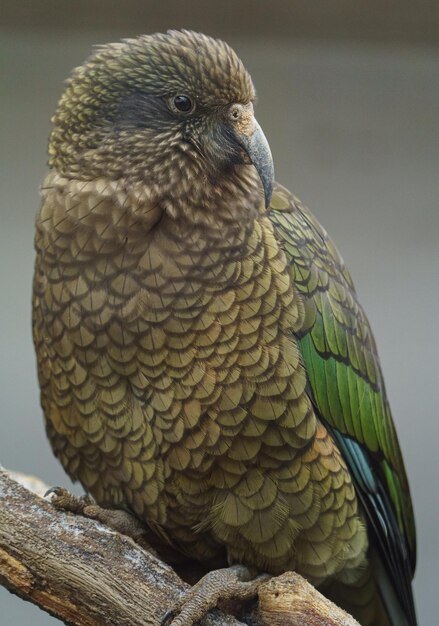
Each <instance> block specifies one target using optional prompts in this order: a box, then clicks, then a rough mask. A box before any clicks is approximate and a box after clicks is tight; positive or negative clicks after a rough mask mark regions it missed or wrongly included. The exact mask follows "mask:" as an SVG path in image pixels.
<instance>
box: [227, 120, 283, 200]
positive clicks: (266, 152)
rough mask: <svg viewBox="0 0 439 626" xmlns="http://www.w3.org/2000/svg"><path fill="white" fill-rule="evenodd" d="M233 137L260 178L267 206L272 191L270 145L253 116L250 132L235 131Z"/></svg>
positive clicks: (272, 169) (272, 171) (272, 173)
mask: <svg viewBox="0 0 439 626" xmlns="http://www.w3.org/2000/svg"><path fill="white" fill-rule="evenodd" d="M235 137H236V139H237V141H238V143H239V144H240V146H242V148H244V150H245V152H246V153H247V155H248V157H249V159H250V161H251V162H252V163H253V165H254V166H255V168H256V171H257V173H258V174H259V178H260V179H261V183H262V187H263V189H264V196H265V206H266V207H268V205H269V204H270V200H271V194H272V193H273V183H274V166H273V157H272V156H271V150H270V146H269V145H268V141H267V139H266V137H265V135H264V133H263V132H262V128H261V127H260V126H259V124H258V123H257V121H256V120H255V119H254V118H253V119H252V124H251V131H250V133H247V132H243V133H239V132H235Z"/></svg>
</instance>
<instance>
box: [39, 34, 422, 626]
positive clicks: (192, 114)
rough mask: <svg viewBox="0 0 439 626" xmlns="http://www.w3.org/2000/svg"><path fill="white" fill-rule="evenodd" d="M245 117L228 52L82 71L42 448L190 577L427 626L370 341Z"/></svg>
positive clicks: (54, 138) (63, 168)
mask: <svg viewBox="0 0 439 626" xmlns="http://www.w3.org/2000/svg"><path fill="white" fill-rule="evenodd" d="M255 98H256V95H255V88H254V85H253V82H252V79H251V77H250V74H249V73H248V71H247V70H246V69H245V67H244V64H243V63H242V61H241V60H240V59H239V57H238V56H237V54H236V53H235V52H234V51H233V50H232V49H231V48H230V47H229V45H228V44H226V43H225V42H223V41H221V40H218V39H214V38H212V37H209V36H206V35H203V34H200V33H196V32H193V31H189V30H170V31H167V32H166V33H156V34H152V35H140V36H138V37H133V38H130V39H124V40H122V41H120V42H118V43H112V44H107V45H103V46H100V47H97V48H96V49H95V50H94V51H93V53H92V55H91V56H90V57H89V58H88V59H87V60H86V61H85V62H84V63H83V64H82V65H81V66H79V67H77V68H76V69H74V70H73V72H72V74H71V76H70V78H69V79H68V81H67V83H66V87H65V90H64V92H63V94H62V96H61V98H60V100H59V103H58V106H57V109H56V112H55V114H54V116H53V118H52V130H51V133H50V137H49V143H48V155H49V160H48V173H47V176H46V177H45V179H44V181H43V183H42V187H41V198H42V200H41V208H40V211H39V214H38V216H37V220H36V235H35V248H36V262H35V273H34V284H33V315H32V327H33V338H34V345H35V350H36V357H37V367H38V377H39V385H40V390H41V404H42V408H43V413H44V416H45V425H46V432H47V436H48V439H49V441H50V444H51V446H52V448H53V451H54V454H55V455H56V457H57V458H58V459H59V461H60V462H61V464H62V466H63V467H64V469H65V471H66V472H67V474H68V475H69V476H70V477H71V478H72V479H73V480H74V481H79V483H80V484H81V485H82V486H83V488H84V489H85V491H86V493H87V494H89V495H90V496H92V497H93V498H94V500H95V501H96V503H97V504H99V505H101V506H102V507H107V508H109V509H116V510H117V509H120V510H125V511H128V512H129V513H130V514H132V515H133V516H134V517H135V518H136V519H137V520H140V521H141V522H142V524H144V526H145V528H147V529H149V530H150V531H151V534H152V536H154V537H157V539H158V540H161V541H163V543H165V544H167V545H169V546H172V549H173V550H175V551H176V553H178V554H180V555H182V557H185V558H186V557H187V558H192V559H194V560H195V561H197V562H199V563H203V564H205V565H206V567H210V564H214V563H218V562H221V563H225V564H226V565H228V566H229V567H231V568H233V567H234V566H237V567H243V568H244V569H247V571H251V572H252V571H253V572H259V573H265V574H268V575H273V576H275V575H279V574H281V573H283V572H286V571H289V570H294V571H295V572H297V573H298V574H300V575H302V576H304V577H305V578H306V579H307V580H308V581H310V582H311V583H312V584H313V585H315V586H316V587H318V588H319V589H320V590H321V591H322V593H324V594H325V595H327V596H328V597H329V598H330V599H333V600H334V601H336V602H337V604H339V605H340V606H342V607H343V608H345V609H346V610H347V611H348V612H350V613H352V615H354V616H355V617H356V619H358V621H359V622H360V623H361V624H362V626H371V625H377V626H416V623H417V621H416V610H415V604H414V598H413V592H412V586H411V581H412V578H413V575H414V570H415V562H416V538H415V524H414V516H413V509H412V504H411V497H410V491H409V485H408V480H407V476H406V471H405V468H404V462H403V458H402V454H401V449H400V446H399V443H398V437H397V434H396V430H395V426H394V423H393V420H392V415H391V411H390V407H389V402H388V399H387V396H386V389H385V385H384V380H383V374H382V371H381V367H380V363H379V359H378V354H377V347H376V344H375V340H374V337H373V335H372V331H371V328H370V326H369V322H368V320H367V317H366V315H365V313H364V311H363V309H362V307H361V305H360V303H359V301H358V297H357V293H356V290H355V287H354V284H353V282H352V278H351V276H350V274H349V271H348V270H347V269H346V267H345V265H344V262H343V260H342V257H341V256H340V254H339V252H338V250H337V248H336V246H335V244H334V243H333V241H332V240H331V238H330V237H329V236H328V234H327V233H326V231H325V230H324V228H323V227H322V226H321V225H320V224H319V222H318V221H317V219H316V218H315V217H314V216H313V215H312V213H311V212H310V211H309V210H308V208H307V207H306V206H305V205H304V204H302V202H301V201H300V200H299V199H298V198H296V197H295V196H294V195H293V194H292V193H291V192H290V191H288V190H287V189H286V188H285V187H283V186H282V185H280V184H279V183H277V182H275V180H274V166H273V158H272V155H271V151H270V147H269V144H268V141H267V139H266V137H265V135H264V133H263V131H262V129H261V127H260V126H259V124H258V122H257V120H256V118H255V113H254V105H255V102H256V100H255ZM226 570H227V567H226V568H225V571H226ZM179 623H180V622H179ZM181 623H182V622H181ZM188 623H190V621H188Z"/></svg>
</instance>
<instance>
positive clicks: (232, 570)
mask: <svg viewBox="0 0 439 626" xmlns="http://www.w3.org/2000/svg"><path fill="white" fill-rule="evenodd" d="M267 578H268V575H266V574H263V575H260V576H257V577H256V578H255V577H254V576H253V575H252V573H251V572H250V571H249V570H248V568H247V567H245V566H243V565H233V566H231V567H228V568H225V569H220V570H213V571H212V572H209V573H208V574H206V575H205V576H203V578H201V580H199V581H198V582H197V583H196V584H195V585H194V586H193V587H192V588H191V589H190V590H189V591H188V592H187V593H186V595H185V596H184V597H183V598H182V600H180V601H179V602H178V604H177V605H176V606H174V607H173V608H172V609H169V610H168V611H167V612H166V613H165V615H164V616H163V618H162V621H161V623H160V626H192V625H193V624H195V623H196V622H198V621H199V620H200V619H202V618H203V617H204V616H205V615H206V613H207V612H208V611H209V610H210V609H213V608H215V607H216V606H217V604H218V602H222V601H227V600H250V599H252V598H254V597H255V596H256V595H257V593H258V587H259V585H260V584H261V583H262V582H264V581H265V580H267ZM169 620H171V621H169Z"/></svg>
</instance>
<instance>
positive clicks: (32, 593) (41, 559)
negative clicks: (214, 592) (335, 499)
mask: <svg viewBox="0 0 439 626" xmlns="http://www.w3.org/2000/svg"><path fill="white" fill-rule="evenodd" d="M14 476H15V477H19V478H20V482H25V483H26V486H27V487H29V488H30V489H35V490H36V491H37V492H39V493H42V492H44V491H45V489H46V486H45V485H44V484H43V483H41V481H38V479H27V481H26V480H24V479H23V477H20V475H14ZM29 480H31V481H32V480H33V483H30V482H29ZM0 584H2V585H4V586H5V587H6V588H8V589H9V590H10V591H12V592H13V593H15V594H17V595H19V596H20V597H22V598H23V599H24V600H28V601H31V602H33V603H34V604H37V605H38V606H39V607H41V608H42V609H44V610H45V611H47V612H48V613H51V614H52V615H53V616H55V617H57V618H58V619H60V620H61V621H63V622H65V623H66V624H71V625H74V626H104V625H105V626H146V625H151V626H153V625H154V626H157V625H158V624H160V620H161V619H162V618H163V615H164V614H165V613H166V611H167V610H168V609H169V608H170V607H172V606H173V605H174V604H175V603H176V602H177V601H178V599H179V598H180V597H181V596H182V594H184V593H185V592H186V591H187V589H188V588H189V586H188V585H187V584H186V583H184V582H183V581H182V580H181V579H180V578H179V577H178V576H177V574H176V573H175V572H174V571H173V570H172V569H171V568H170V567H169V566H168V565H166V564H165V563H163V562H162V561H160V560H159V559H157V558H156V557H155V556H153V555H152V554H150V553H148V552H146V551H145V550H143V549H142V548H141V547H140V546H138V545H137V544H136V543H134V541H132V540H131V539H130V538H128V537H125V536H123V535H120V534H119V533H117V532H114V531H112V530H109V529H108V528H106V527H104V526H102V525H101V524H99V523H97V522H95V521H94V520H90V519H87V518H84V517H80V516H74V515H71V514H67V513H64V512H62V511H58V510H57V509H55V508H54V507H53V506H52V505H51V504H50V503H49V502H47V501H46V500H44V499H42V498H41V497H40V496H38V495H36V494H35V493H31V492H30V491H29V490H28V489H26V488H25V487H23V486H22V485H21V484H18V483H17V482H16V481H15V480H14V479H13V478H11V475H8V473H7V472H6V471H4V470H1V469H0ZM220 624H221V625H223V626H243V625H242V623H241V622H239V621H237V620H236V619H235V618H233V617H230V616H226V615H224V614H222V613H220V612H219V611H213V612H212V613H210V614H209V615H208V616H207V617H206V618H205V619H204V620H203V626H219V625H220ZM281 625H282V626H306V625H309V626H358V623H357V622H356V621H355V620H354V619H353V618H351V617H350V616H348V615H347V614H346V613H345V612H344V611H341V609H339V608H338V607H336V606H335V605H333V604H332V603H331V602H329V600H327V599H326V598H324V597H323V596H322V595H321V594H319V593H318V592H317V591H316V590H315V589H314V588H313V587H312V586H311V585H309V584H308V583H307V582H306V581H305V580H304V579H302V578H301V577H300V576H298V575H297V574H293V573H292V572H288V573H286V574H284V575H282V576H280V577H278V578H273V579H271V580H270V581H269V582H268V583H265V584H263V585H262V586H261V587H260V591H259V605H258V613H257V626H281Z"/></svg>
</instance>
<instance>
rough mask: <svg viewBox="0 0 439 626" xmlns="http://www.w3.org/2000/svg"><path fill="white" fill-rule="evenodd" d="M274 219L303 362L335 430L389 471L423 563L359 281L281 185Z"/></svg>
mask: <svg viewBox="0 0 439 626" xmlns="http://www.w3.org/2000/svg"><path fill="white" fill-rule="evenodd" d="M270 219H271V221H272V223H273V226H274V229H275V232H276V235H277V237H278V239H279V241H280V242H281V246H282V248H283V250H284V252H285V254H286V256H287V258H288V260H289V263H290V271H291V275H292V278H293V280H294V283H295V284H296V286H297V288H298V289H299V290H300V292H301V293H302V294H303V297H304V299H305V310H306V316H305V322H304V325H303V329H302V333H301V341H300V345H301V350H302V357H303V360H304V363H305V366H306V369H307V374H308V379H309V383H310V386H311V389H312V394H313V397H314V401H315V403H316V405H317V408H318V410H319V412H320V414H321V415H322V417H323V418H324V419H325V421H326V422H327V423H328V424H329V425H330V426H333V427H334V428H336V429H337V430H339V431H340V432H341V433H342V434H344V435H348V436H350V437H352V438H354V439H355V440H356V441H358V442H359V443H361V444H363V445H364V446H366V448H367V450H368V451H369V452H370V453H371V454H372V458H373V459H374V460H375V461H376V463H377V466H378V467H379V468H380V471H381V476H380V478H381V480H382V481H383V484H384V485H385V488H386V491H387V493H388V495H389V496H390V499H391V501H392V503H393V505H394V508H395V512H396V515H397V519H398V524H399V527H400V530H401V532H402V533H403V535H404V536H405V538H406V541H407V544H408V546H409V550H410V557H411V562H412V566H413V567H414V563H415V558H416V557H415V526H414V518H413V511H412V506H411V500H410V494H409V489H408V483H407V478H406V474H405V470H404V465H403V461H402V456H401V451H400V447H399V443H398V438H397V435H396V431H395V428H394V425H393V421H392V417H391V413H390V409H389V405H388V401H387V397H386V391H385V386H384V381H383V377H382V373H381V369H380V365H379V361H378V355H377V350H376V346H375V342H374V339H373V336H372V333H371V329H370V326H369V323H368V320H367V318H366V316H365V314H364V311H363V309H362V308H361V306H360V304H359V303H358V300H357V295H356V293H355V289H354V286H353V282H352V279H351V277H350V275H349V273H348V271H347V270H346V268H345V267H344V264H343V260H342V259H341V257H340V255H339V253H338V251H337V249H336V248H335V246H334V244H333V242H332V241H331V240H330V238H329V237H328V235H327V233H326V232H325V230H324V229H323V228H322V226H320V224H319V223H318V222H317V221H316V219H315V218H314V216H313V215H312V214H311V213H310V212H309V211H308V209H307V208H306V207H305V206H304V205H303V204H301V203H300V202H299V201H298V200H297V199H296V198H295V197H294V196H292V195H291V194H290V193H289V192H288V191H287V190H286V189H285V188H283V187H281V186H280V185H277V186H276V187H275V191H274V194H273V198H272V203H271V211H270Z"/></svg>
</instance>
